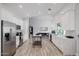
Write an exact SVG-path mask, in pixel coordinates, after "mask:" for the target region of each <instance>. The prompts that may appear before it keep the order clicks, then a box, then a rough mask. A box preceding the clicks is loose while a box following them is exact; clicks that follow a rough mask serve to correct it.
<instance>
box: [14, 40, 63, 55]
mask: <svg viewBox="0 0 79 59" xmlns="http://www.w3.org/2000/svg"><path fill="white" fill-rule="evenodd" d="M62 55H63V54H62V53H61V52H60V51H59V50H58V49H57V48H56V47H55V46H54V44H52V43H51V42H50V41H49V40H48V39H42V48H41V47H39V46H35V47H34V48H33V45H32V41H31V39H29V40H27V41H26V42H25V43H24V44H23V45H22V46H21V47H19V48H18V49H17V51H16V54H15V55H14V56H62Z"/></svg>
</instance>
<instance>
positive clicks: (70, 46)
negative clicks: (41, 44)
mask: <svg viewBox="0 0 79 59" xmlns="http://www.w3.org/2000/svg"><path fill="white" fill-rule="evenodd" d="M52 42H53V43H54V44H55V45H56V46H57V47H58V48H59V49H60V50H61V51H62V52H63V55H68V56H69V55H76V41H75V39H68V38H65V37H57V36H55V35H52Z"/></svg>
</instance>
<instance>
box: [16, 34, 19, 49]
mask: <svg viewBox="0 0 79 59" xmlns="http://www.w3.org/2000/svg"><path fill="white" fill-rule="evenodd" d="M18 46H19V36H16V48H18Z"/></svg>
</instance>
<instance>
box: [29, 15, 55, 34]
mask: <svg viewBox="0 0 79 59" xmlns="http://www.w3.org/2000/svg"><path fill="white" fill-rule="evenodd" d="M52 20H53V21H52ZM53 22H54V19H53V17H52V16H37V17H32V18H30V25H31V26H33V33H34V35H35V34H36V33H38V32H40V27H48V31H47V32H51V27H52V24H53Z"/></svg>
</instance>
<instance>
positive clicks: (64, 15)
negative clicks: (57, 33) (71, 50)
mask: <svg viewBox="0 0 79 59" xmlns="http://www.w3.org/2000/svg"><path fill="white" fill-rule="evenodd" d="M74 14H75V4H68V5H67V6H65V7H64V8H63V9H62V10H61V11H60V12H59V13H57V14H56V15H55V16H54V19H55V20H56V23H58V22H59V23H61V24H62V27H63V28H64V29H65V30H74V29H75V27H74V24H75V23H74V19H75V18H74Z"/></svg>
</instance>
